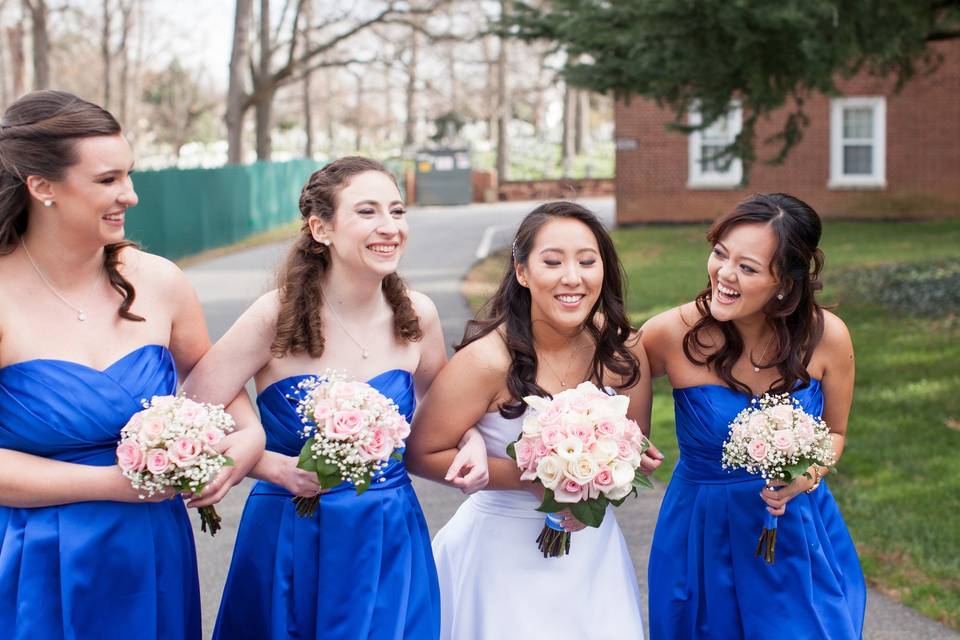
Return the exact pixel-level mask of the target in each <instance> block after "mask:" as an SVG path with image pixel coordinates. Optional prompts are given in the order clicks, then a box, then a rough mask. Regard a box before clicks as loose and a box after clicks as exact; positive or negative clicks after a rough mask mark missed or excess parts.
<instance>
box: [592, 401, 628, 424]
mask: <svg viewBox="0 0 960 640" xmlns="http://www.w3.org/2000/svg"><path fill="white" fill-rule="evenodd" d="M628 406H630V398H628V397H627V396H610V397H609V399H608V400H604V401H603V402H597V403H595V404H594V405H593V406H592V407H591V408H590V416H591V417H592V418H594V419H595V420H615V419H617V418H622V417H624V416H625V415H627V407H628Z"/></svg>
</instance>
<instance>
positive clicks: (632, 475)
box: [507, 382, 653, 558]
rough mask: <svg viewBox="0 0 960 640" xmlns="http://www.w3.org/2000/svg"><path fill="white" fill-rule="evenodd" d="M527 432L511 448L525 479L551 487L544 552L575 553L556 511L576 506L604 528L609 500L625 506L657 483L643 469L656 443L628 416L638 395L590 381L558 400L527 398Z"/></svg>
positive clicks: (546, 496)
mask: <svg viewBox="0 0 960 640" xmlns="http://www.w3.org/2000/svg"><path fill="white" fill-rule="evenodd" d="M523 401H524V402H526V403H527V405H528V406H529V407H530V409H531V411H528V412H527V415H526V417H524V420H523V432H522V433H521V434H520V437H519V439H518V440H517V441H516V442H512V443H510V444H509V445H508V446H507V454H508V455H509V456H510V457H511V458H513V459H514V460H516V462H517V466H518V467H519V468H520V471H521V474H520V478H521V479H522V480H532V481H535V482H539V483H540V484H542V485H543V489H544V491H543V502H542V504H541V505H540V506H539V507H537V511H543V512H545V513H546V514H547V516H546V522H545V524H544V527H543V530H542V531H541V532H540V536H539V537H538V538H537V545H538V546H539V548H540V551H542V552H543V557H544V558H547V557H554V558H556V557H560V556H563V555H565V554H567V553H570V534H569V533H568V532H566V531H564V530H563V528H562V527H561V526H560V519H559V518H558V517H557V516H556V515H555V512H557V511H561V510H563V509H566V508H569V509H570V511H571V513H573V515H574V516H575V517H576V518H577V519H578V520H580V522H582V523H584V524H585V525H588V526H591V527H599V526H600V524H601V523H602V522H603V516H604V514H605V513H606V509H607V505H608V504H612V505H614V506H620V505H621V504H623V501H624V500H625V499H626V498H627V496H628V495H630V494H636V491H637V488H638V487H640V486H641V485H642V486H646V487H652V486H653V485H652V484H651V483H650V480H649V479H648V478H647V477H646V476H644V475H643V474H641V473H640V456H641V455H642V454H643V452H644V451H646V449H647V447H648V446H649V443H648V442H647V439H646V438H645V437H644V436H643V433H642V432H641V431H640V427H639V426H638V425H637V423H636V422H634V421H633V420H630V419H629V418H627V406H628V405H629V403H630V399H629V398H627V397H626V396H610V395H607V394H606V393H604V392H603V391H601V390H600V389H598V388H597V387H596V386H595V385H594V384H593V383H590V382H583V383H581V384H580V385H578V386H577V387H576V388H575V389H567V390H566V391H562V392H560V393H558V394H557V395H555V396H554V397H553V398H552V399H549V398H541V397H539V396H527V397H526V398H524V399H523Z"/></svg>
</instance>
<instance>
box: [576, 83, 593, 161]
mask: <svg viewBox="0 0 960 640" xmlns="http://www.w3.org/2000/svg"><path fill="white" fill-rule="evenodd" d="M576 96H577V97H576V100H577V108H576V113H575V114H574V124H575V126H574V136H573V152H574V153H575V154H576V155H578V156H579V155H580V154H582V153H584V152H585V151H586V150H587V137H588V134H589V133H590V94H589V93H588V92H587V91H586V90H585V89H577V91H576Z"/></svg>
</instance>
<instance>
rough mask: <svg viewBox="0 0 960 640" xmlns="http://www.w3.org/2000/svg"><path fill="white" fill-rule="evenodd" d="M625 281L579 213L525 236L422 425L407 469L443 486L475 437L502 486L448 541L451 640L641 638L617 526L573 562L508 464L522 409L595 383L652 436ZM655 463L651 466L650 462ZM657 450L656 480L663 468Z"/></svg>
mask: <svg viewBox="0 0 960 640" xmlns="http://www.w3.org/2000/svg"><path fill="white" fill-rule="evenodd" d="M622 291H623V285H622V271H621V267H620V263H619V260H618V258H617V255H616V252H615V249H614V247H613V242H612V240H611V239H610V236H609V235H608V234H607V232H606V230H605V229H604V228H603V226H602V225H601V223H600V221H599V220H597V218H596V216H594V215H593V214H592V213H590V212H589V211H588V210H586V209H584V208H583V207H581V206H579V205H576V204H573V203H569V202H553V203H548V204H544V205H541V206H540V207H537V208H536V209H535V210H534V211H532V212H531V213H530V214H528V215H527V217H526V218H525V219H524V220H523V222H522V223H521V224H520V227H519V229H518V231H517V235H516V239H515V241H514V245H513V255H512V260H511V264H510V268H509V271H508V272H507V273H506V274H505V276H504V278H503V281H502V282H501V284H500V288H499V290H498V291H497V293H496V294H495V295H494V297H493V298H492V299H491V300H490V302H489V303H488V305H487V307H486V312H485V313H483V314H482V315H481V319H480V320H478V321H476V322H473V323H471V325H470V326H469V327H468V329H467V336H466V338H465V339H464V341H463V343H462V344H461V345H459V347H458V352H457V354H456V355H455V356H454V357H453V358H452V359H451V361H450V362H449V364H448V365H447V366H446V367H445V368H444V369H443V370H442V371H441V372H440V374H439V375H438V376H437V378H436V380H435V381H434V383H433V386H432V387H431V389H430V391H429V393H428V394H427V397H426V398H425V400H424V402H423V405H422V406H421V408H420V410H419V411H418V413H417V415H416V419H415V426H414V430H413V433H414V435H413V436H411V438H410V440H409V442H408V449H407V457H408V461H409V465H410V468H411V470H412V471H414V472H415V473H418V474H420V475H424V476H426V477H429V478H432V479H434V480H445V479H446V478H445V477H444V476H445V473H446V471H447V469H448V467H450V463H451V461H452V460H453V458H454V456H455V455H456V452H457V444H458V443H459V441H460V439H461V438H462V437H463V435H464V433H466V431H467V430H468V429H470V427H471V426H473V425H476V427H477V429H478V430H479V431H480V433H481V434H482V435H483V438H484V440H485V442H486V446H487V453H488V456H489V458H488V459H489V463H488V466H489V474H490V479H489V484H488V486H487V489H488V490H486V491H481V492H479V493H477V494H475V495H473V496H471V497H470V498H469V499H468V500H467V501H466V502H465V503H464V504H463V505H462V506H461V507H460V509H459V510H458V511H457V513H456V514H455V515H454V516H453V518H452V519H451V520H450V522H448V523H447V524H446V526H444V528H443V529H442V530H441V531H440V532H439V533H438V534H437V535H436V537H435V538H434V541H433V549H434V555H435V557H436V562H437V571H438V574H439V579H440V593H441V598H440V600H441V637H442V638H445V639H453V638H474V639H479V640H483V639H490V640H492V639H494V638H502V637H504V630H505V629H509V635H510V637H516V638H522V637H527V638H578V639H581V638H597V639H600V638H602V639H604V640H608V639H610V638H631V639H634V638H642V637H643V628H642V623H641V617H640V611H641V602H640V594H639V589H638V586H637V580H636V576H635V574H634V570H633V563H632V562H631V560H630V556H629V553H628V551H627V545H626V542H625V541H624V539H623V535H622V534H621V532H620V528H619V526H618V525H617V521H616V518H615V517H614V515H613V513H612V512H608V513H607V514H606V516H605V517H604V519H603V524H602V525H601V526H600V527H598V528H584V525H583V524H582V523H580V522H579V521H577V520H576V519H575V518H574V517H573V516H572V515H571V514H570V513H569V511H568V510H567V511H564V512H561V514H559V515H560V516H561V518H562V523H563V524H562V526H563V527H564V529H566V530H567V531H575V532H577V533H575V534H574V535H573V536H572V547H571V553H570V555H567V556H563V557H561V558H544V557H543V555H542V554H541V553H540V552H539V551H538V549H537V545H536V539H537V535H538V534H539V532H540V530H541V528H542V527H543V521H544V514H543V513H540V512H538V511H536V507H537V506H538V505H539V504H540V501H541V498H542V495H543V487H542V485H540V484H533V483H530V482H524V481H521V480H520V473H519V471H518V470H517V466H516V464H515V463H514V462H513V461H512V460H510V459H509V458H507V455H506V447H507V444H508V443H509V442H511V441H513V440H515V439H516V438H517V435H518V434H519V433H520V425H521V422H522V419H523V415H524V412H525V411H526V404H525V403H524V402H523V400H522V398H523V397H524V396H528V395H539V396H549V395H551V394H555V393H559V392H560V391H562V390H564V389H567V388H572V387H575V386H576V385H577V384H579V383H580V382H583V381H585V380H590V381H592V382H594V383H595V384H597V385H598V386H600V387H604V386H605V385H610V386H612V387H613V388H614V389H615V390H616V391H617V392H619V393H623V394H626V395H627V396H629V397H630V408H629V412H628V415H629V417H630V418H632V419H634V420H636V421H637V422H638V423H639V424H640V425H641V427H642V428H643V430H644V433H649V422H650V404H651V387H650V375H649V369H648V366H647V361H646V356H645V355H644V353H643V348H642V347H641V346H640V341H639V340H638V339H637V335H636V334H635V333H633V332H632V331H631V328H630V325H629V321H628V319H627V317H626V314H625V312H624V308H623V296H622ZM651 456H652V457H651ZM659 458H660V456H659V452H657V451H656V449H654V448H652V447H651V449H650V450H649V453H648V454H646V455H645V456H644V464H643V469H644V472H645V473H650V472H652V471H653V470H654V469H655V468H656V467H657V466H659V464H660V459H659Z"/></svg>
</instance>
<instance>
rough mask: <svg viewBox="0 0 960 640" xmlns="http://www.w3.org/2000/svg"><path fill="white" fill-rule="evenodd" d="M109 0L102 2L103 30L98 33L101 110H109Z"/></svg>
mask: <svg viewBox="0 0 960 640" xmlns="http://www.w3.org/2000/svg"><path fill="white" fill-rule="evenodd" d="M110 14H111V11H110V0H103V30H102V31H101V32H100V57H101V58H102V60H103V108H104V109H106V110H107V111H109V110H110V62H111V60H112V58H113V55H112V54H113V52H112V51H111V50H110Z"/></svg>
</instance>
